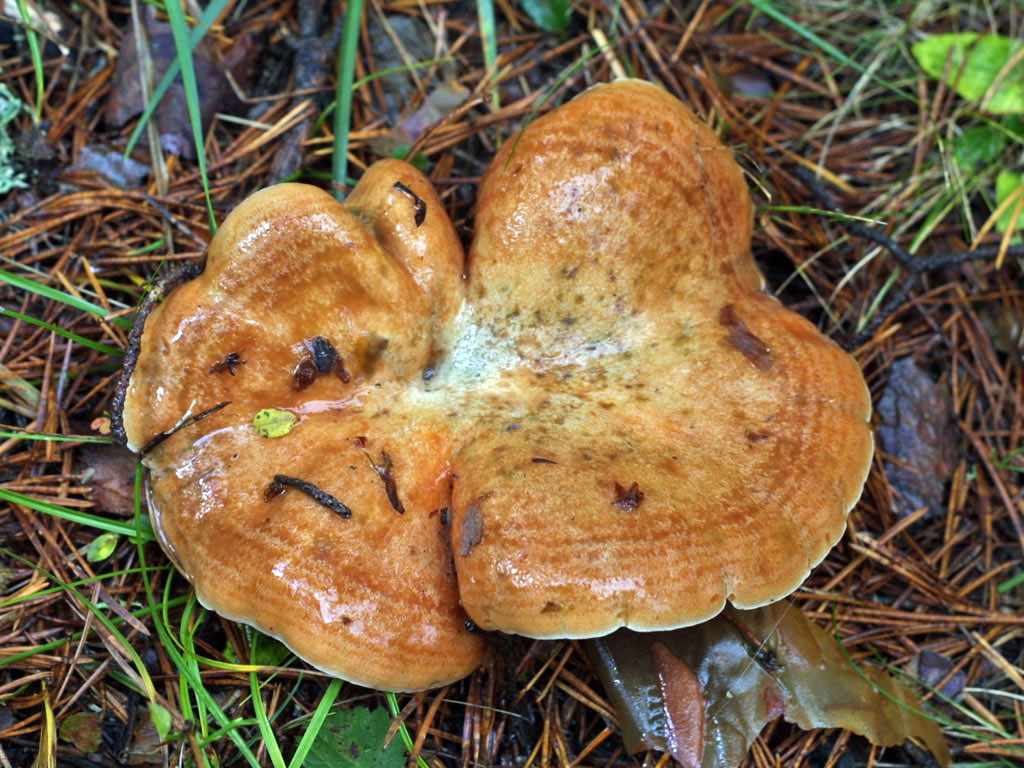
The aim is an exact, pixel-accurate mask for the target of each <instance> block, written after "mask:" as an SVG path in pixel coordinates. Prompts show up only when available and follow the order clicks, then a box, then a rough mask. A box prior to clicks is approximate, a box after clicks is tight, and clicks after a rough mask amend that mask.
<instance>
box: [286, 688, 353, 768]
mask: <svg viewBox="0 0 1024 768" xmlns="http://www.w3.org/2000/svg"><path fill="white" fill-rule="evenodd" d="M343 684H344V682H343V681H342V680H338V679H337V678H335V679H334V680H331V682H330V684H329V685H328V686H327V690H326V691H324V695H323V698H321V699H320V703H319V704H317V705H316V709H315V710H314V711H313V717H312V718H310V720H309V725H307V726H306V731H305V732H304V733H303V734H302V738H301V739H299V744H298V746H297V747H295V754H293V755H292V761H291V762H290V763H288V768H302V763H303V761H305V759H306V755H308V754H309V750H310V749H311V748H312V747H313V742H314V741H316V737H317V734H318V733H320V729H321V728H323V725H324V720H326V719H327V715H328V714H329V713H330V711H331V707H332V706H333V705H334V700H335V699H337V698H338V691H340V690H341V686H342V685H343Z"/></svg>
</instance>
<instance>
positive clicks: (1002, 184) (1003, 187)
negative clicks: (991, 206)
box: [996, 171, 1024, 232]
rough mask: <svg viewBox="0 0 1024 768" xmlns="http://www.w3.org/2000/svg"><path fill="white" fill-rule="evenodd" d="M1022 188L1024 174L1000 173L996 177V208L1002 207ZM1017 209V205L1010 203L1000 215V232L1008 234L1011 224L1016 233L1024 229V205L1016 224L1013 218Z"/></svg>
mask: <svg viewBox="0 0 1024 768" xmlns="http://www.w3.org/2000/svg"><path fill="white" fill-rule="evenodd" d="M1022 186H1024V174H1021V173H1017V172H1016V171H1000V172H999V175H998V176H996V207H998V206H1000V205H1002V204H1003V203H1004V202H1005V201H1006V199H1007V198H1008V197H1010V195H1012V194H1013V193H1014V192H1017V190H1019V189H1020V188H1021V187H1022ZM1022 194H1024V193H1018V194H1017V196H1016V198H1015V199H1016V200H1020V199H1021V195H1022ZM1016 208H1017V204H1016V203H1010V205H1009V206H1008V207H1007V208H1006V210H1005V211H1003V213H1002V214H1001V215H1000V217H999V221H997V222H996V229H998V230H999V231H1000V232H1006V231H1007V230H1008V229H1009V228H1010V225H1011V224H1013V229H1014V231H1015V232H1016V231H1018V230H1021V229H1024V205H1022V206H1021V212H1020V213H1019V214H1018V215H1017V220H1016V222H1014V221H1013V217H1014V211H1015V210H1016Z"/></svg>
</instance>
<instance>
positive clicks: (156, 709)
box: [149, 701, 173, 739]
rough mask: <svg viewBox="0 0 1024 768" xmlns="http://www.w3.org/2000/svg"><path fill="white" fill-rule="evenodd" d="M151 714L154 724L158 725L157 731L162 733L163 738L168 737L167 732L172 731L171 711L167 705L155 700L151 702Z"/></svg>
mask: <svg viewBox="0 0 1024 768" xmlns="http://www.w3.org/2000/svg"><path fill="white" fill-rule="evenodd" d="M149 716H150V717H151V718H153V725H155V726H156V732H157V733H159V734H160V738H161V739H166V738H167V734H169V733H170V732H171V724H172V722H173V721H172V720H171V713H170V710H168V709H167V707H165V706H163V705H162V704H157V703H156V702H155V701H150V702H149Z"/></svg>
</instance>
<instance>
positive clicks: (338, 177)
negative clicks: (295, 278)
mask: <svg viewBox="0 0 1024 768" xmlns="http://www.w3.org/2000/svg"><path fill="white" fill-rule="evenodd" d="M362 19H363V0H349V3H348V8H347V9H346V10H345V28H344V29H343V30H342V33H341V44H340V47H339V49H338V85H337V93H336V94H335V97H334V99H335V103H336V104H337V105H338V109H337V111H335V113H334V157H333V159H332V162H331V177H332V178H333V180H334V196H335V197H336V198H338V200H344V198H345V194H344V192H342V189H343V188H344V187H345V179H346V178H347V176H348V132H349V129H350V128H351V126H352V93H353V91H354V90H355V87H354V85H353V83H354V80H355V76H356V54H357V53H358V51H359V26H360V23H361V22H362Z"/></svg>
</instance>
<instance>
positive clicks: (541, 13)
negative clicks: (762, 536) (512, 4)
mask: <svg viewBox="0 0 1024 768" xmlns="http://www.w3.org/2000/svg"><path fill="white" fill-rule="evenodd" d="M521 5H522V6H523V10H524V11H526V15H527V16H529V17H530V18H531V19H533V23H534V24H536V25H537V26H538V27H540V28H541V29H543V30H545V31H547V32H553V33H555V34H556V35H561V34H562V33H564V32H565V28H566V27H568V26H569V17H571V16H572V3H570V2H569V0H523V1H522V3H521Z"/></svg>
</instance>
